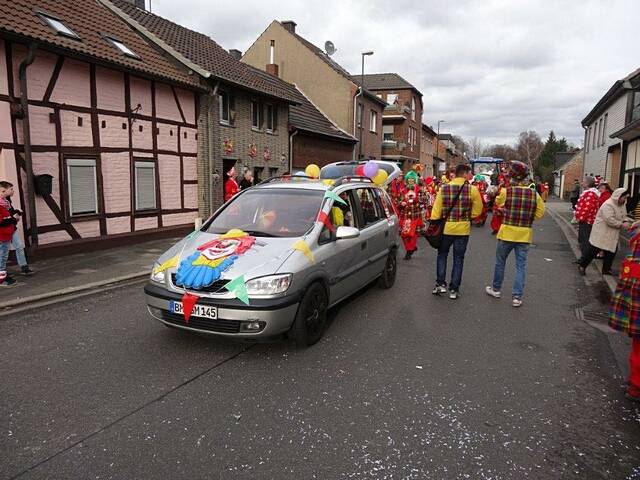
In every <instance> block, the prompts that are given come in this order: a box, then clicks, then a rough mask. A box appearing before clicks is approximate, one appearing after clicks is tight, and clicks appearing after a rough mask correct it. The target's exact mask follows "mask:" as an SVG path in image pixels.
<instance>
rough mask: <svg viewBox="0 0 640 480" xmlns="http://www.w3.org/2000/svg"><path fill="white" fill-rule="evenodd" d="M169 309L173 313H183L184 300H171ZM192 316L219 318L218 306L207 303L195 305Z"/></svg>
mask: <svg viewBox="0 0 640 480" xmlns="http://www.w3.org/2000/svg"><path fill="white" fill-rule="evenodd" d="M169 311H170V312H171V313H176V314H178V315H182V313H183V308H182V302H169ZM191 316H192V317H201V318H209V319H211V320H217V319H218V307H210V306H207V305H197V304H196V305H194V306H193V311H192V312H191Z"/></svg>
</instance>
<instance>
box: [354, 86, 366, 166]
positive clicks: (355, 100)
mask: <svg viewBox="0 0 640 480" xmlns="http://www.w3.org/2000/svg"><path fill="white" fill-rule="evenodd" d="M363 93H364V92H363V90H362V86H360V87H359V88H358V93H356V95H355V96H354V97H353V135H354V136H355V137H356V138H357V139H358V149H359V151H361V150H362V119H360V130H361V131H360V135H357V136H356V128H357V125H358V108H357V107H358V98H360V97H361V96H362V94H363ZM363 115H364V108H363ZM353 160H359V159H357V158H356V148H355V147H354V148H353Z"/></svg>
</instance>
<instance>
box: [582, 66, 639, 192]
mask: <svg viewBox="0 0 640 480" xmlns="http://www.w3.org/2000/svg"><path fill="white" fill-rule="evenodd" d="M637 76H638V70H636V71H635V72H633V73H631V74H630V75H628V76H627V77H625V78H623V79H621V80H617V81H616V82H615V83H614V84H613V85H612V86H611V88H610V89H609V90H608V91H607V93H605V94H604V96H603V97H602V98H601V99H600V100H599V101H598V103H596V105H595V106H594V107H593V108H592V109H591V111H590V112H589V113H588V114H587V116H586V117H585V118H584V119H583V120H582V127H583V128H584V130H585V135H584V154H585V156H584V174H585V175H602V177H604V178H605V179H606V180H607V182H609V183H610V184H611V186H612V187H613V188H616V187H618V186H620V185H625V186H627V178H626V175H625V173H624V170H623V169H622V153H623V152H622V149H623V140H622V139H621V138H619V137H617V136H615V135H612V133H614V132H618V131H620V130H622V129H623V128H624V127H625V125H626V122H627V120H629V119H630V117H629V115H630V111H631V110H632V109H633V108H632V105H633V101H634V91H633V88H630V82H631V80H632V79H633V78H634V77H635V78H637ZM623 177H624V178H623ZM632 180H633V179H632ZM631 183H634V182H633V181H632V182H631ZM631 186H635V185H631Z"/></svg>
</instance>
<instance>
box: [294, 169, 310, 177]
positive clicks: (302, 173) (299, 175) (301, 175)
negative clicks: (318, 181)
mask: <svg viewBox="0 0 640 480" xmlns="http://www.w3.org/2000/svg"><path fill="white" fill-rule="evenodd" d="M294 175H295V176H296V177H306V176H307V174H306V173H304V172H303V171H302V170H300V171H299V172H296V173H294Z"/></svg>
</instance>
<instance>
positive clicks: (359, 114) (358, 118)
mask: <svg viewBox="0 0 640 480" xmlns="http://www.w3.org/2000/svg"><path fill="white" fill-rule="evenodd" d="M363 116H364V105H363V104H362V103H358V106H357V108H356V125H357V126H358V128H362V117H363Z"/></svg>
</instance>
